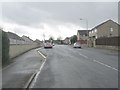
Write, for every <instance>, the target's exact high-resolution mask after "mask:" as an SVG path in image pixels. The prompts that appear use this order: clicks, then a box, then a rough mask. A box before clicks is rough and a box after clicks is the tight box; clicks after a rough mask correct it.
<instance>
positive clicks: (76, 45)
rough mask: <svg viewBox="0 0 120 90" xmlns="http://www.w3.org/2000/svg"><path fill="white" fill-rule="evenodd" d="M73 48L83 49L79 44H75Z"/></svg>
mask: <svg viewBox="0 0 120 90" xmlns="http://www.w3.org/2000/svg"><path fill="white" fill-rule="evenodd" d="M73 48H81V44H80V43H79V42H76V43H74V45H73Z"/></svg>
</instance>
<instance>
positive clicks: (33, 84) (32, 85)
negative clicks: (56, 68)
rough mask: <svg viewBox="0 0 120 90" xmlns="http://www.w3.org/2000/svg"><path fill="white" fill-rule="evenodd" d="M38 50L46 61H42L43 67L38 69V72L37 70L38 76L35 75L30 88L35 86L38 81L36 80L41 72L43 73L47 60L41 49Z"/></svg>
mask: <svg viewBox="0 0 120 90" xmlns="http://www.w3.org/2000/svg"><path fill="white" fill-rule="evenodd" d="M37 52H38V53H39V54H40V55H41V56H42V57H43V58H44V59H45V60H44V62H43V63H42V65H41V67H40V68H39V70H38V72H37V74H36V76H35V78H34V80H33V82H32V84H31V86H30V88H33V87H34V86H35V83H36V81H37V78H38V76H39V74H40V73H41V70H42V68H43V67H44V64H45V62H46V57H45V56H44V55H43V54H42V53H41V52H40V51H37Z"/></svg>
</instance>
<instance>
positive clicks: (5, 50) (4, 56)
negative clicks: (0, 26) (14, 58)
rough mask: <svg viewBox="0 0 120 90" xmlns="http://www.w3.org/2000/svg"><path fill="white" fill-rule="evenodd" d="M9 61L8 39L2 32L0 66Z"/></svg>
mask: <svg viewBox="0 0 120 90" xmlns="http://www.w3.org/2000/svg"><path fill="white" fill-rule="evenodd" d="M8 61H9V38H8V36H7V33H6V32H4V31H2V64H3V65H4V64H6V63H7V62H8Z"/></svg>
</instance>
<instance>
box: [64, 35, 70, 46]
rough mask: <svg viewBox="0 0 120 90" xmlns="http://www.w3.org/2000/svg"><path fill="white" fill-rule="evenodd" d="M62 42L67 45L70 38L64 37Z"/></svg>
mask: <svg viewBox="0 0 120 90" xmlns="http://www.w3.org/2000/svg"><path fill="white" fill-rule="evenodd" d="M63 43H64V44H66V45H68V44H70V38H69V37H66V38H65V39H64V40H63Z"/></svg>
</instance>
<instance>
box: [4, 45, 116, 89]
mask: <svg viewBox="0 0 120 90" xmlns="http://www.w3.org/2000/svg"><path fill="white" fill-rule="evenodd" d="M41 60H42V61H41ZM35 72H37V74H36V76H35V77H34V79H33V80H32V82H31V84H30V87H29V88H117V87H118V53H117V52H116V51H114V52H113V51H109V50H102V49H94V48H82V49H77V48H73V47H72V46H68V45H55V46H54V47H53V48H52V49H44V48H38V49H34V50H31V51H29V52H27V53H25V54H23V55H21V56H19V57H17V58H16V60H15V62H14V63H13V64H11V65H9V66H8V67H6V68H5V69H3V88H21V87H25V85H26V83H27V82H28V81H29V79H30V77H31V76H32V75H33V74H34V73H35Z"/></svg>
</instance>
